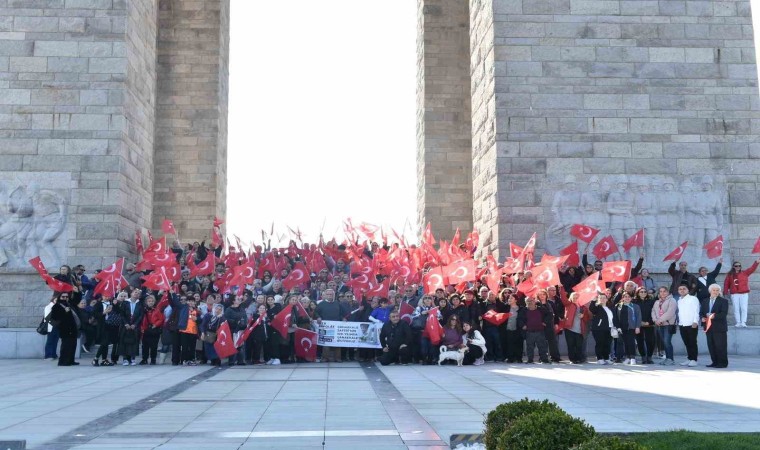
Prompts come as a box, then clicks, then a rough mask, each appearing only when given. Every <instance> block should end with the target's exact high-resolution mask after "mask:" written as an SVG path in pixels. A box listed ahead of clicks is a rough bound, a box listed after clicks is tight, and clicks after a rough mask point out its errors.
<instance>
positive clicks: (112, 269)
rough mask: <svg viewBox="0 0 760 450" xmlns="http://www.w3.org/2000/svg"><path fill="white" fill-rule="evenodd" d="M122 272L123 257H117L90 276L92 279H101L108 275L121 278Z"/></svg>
mask: <svg viewBox="0 0 760 450" xmlns="http://www.w3.org/2000/svg"><path fill="white" fill-rule="evenodd" d="M123 272H124V258H119V259H118V260H117V261H116V262H115V263H113V264H111V265H110V266H108V267H106V268H105V269H103V270H101V271H100V272H98V273H96V274H95V275H93V276H92V279H93V280H102V279H104V278H108V277H117V278H121V274H122V273H123Z"/></svg>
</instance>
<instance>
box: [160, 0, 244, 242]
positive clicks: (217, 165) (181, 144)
mask: <svg viewBox="0 0 760 450" xmlns="http://www.w3.org/2000/svg"><path fill="white" fill-rule="evenodd" d="M159 4H160V12H159V24H160V26H159V37H158V102H157V103H158V105H157V111H156V156H155V177H156V181H155V186H154V197H153V200H154V216H153V228H154V229H156V230H160V227H161V222H162V221H163V220H164V219H165V218H170V219H173V220H174V225H175V227H176V228H177V232H178V233H179V235H180V238H181V239H182V240H183V241H187V240H201V239H203V238H204V237H205V236H209V235H210V230H211V222H212V220H213V218H214V216H218V217H224V216H225V213H226V209H227V205H226V194H227V96H228V70H229V64H228V62H229V27H230V2H229V0H201V1H197V0H192V1H190V0H161V1H160V2H159Z"/></svg>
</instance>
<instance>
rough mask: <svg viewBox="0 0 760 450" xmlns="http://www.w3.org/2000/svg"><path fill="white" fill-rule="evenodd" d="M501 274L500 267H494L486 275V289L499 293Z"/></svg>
mask: <svg viewBox="0 0 760 450" xmlns="http://www.w3.org/2000/svg"><path fill="white" fill-rule="evenodd" d="M501 275H502V271H501V269H496V270H494V271H492V272H491V273H489V274H488V275H486V285H487V286H488V290H490V291H492V292H496V293H497V294H498V293H499V290H500V289H501Z"/></svg>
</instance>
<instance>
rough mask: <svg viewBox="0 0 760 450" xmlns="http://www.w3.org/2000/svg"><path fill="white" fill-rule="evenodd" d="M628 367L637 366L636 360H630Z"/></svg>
mask: <svg viewBox="0 0 760 450" xmlns="http://www.w3.org/2000/svg"><path fill="white" fill-rule="evenodd" d="M628 365H629V366H635V365H636V358H631V359H629V360H628Z"/></svg>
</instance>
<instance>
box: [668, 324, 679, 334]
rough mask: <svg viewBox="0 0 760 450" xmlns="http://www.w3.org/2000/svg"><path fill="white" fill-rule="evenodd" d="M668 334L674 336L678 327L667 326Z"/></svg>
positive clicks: (674, 325)
mask: <svg viewBox="0 0 760 450" xmlns="http://www.w3.org/2000/svg"><path fill="white" fill-rule="evenodd" d="M668 332H669V333H670V334H676V332H678V325H676V324H673V325H668Z"/></svg>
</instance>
